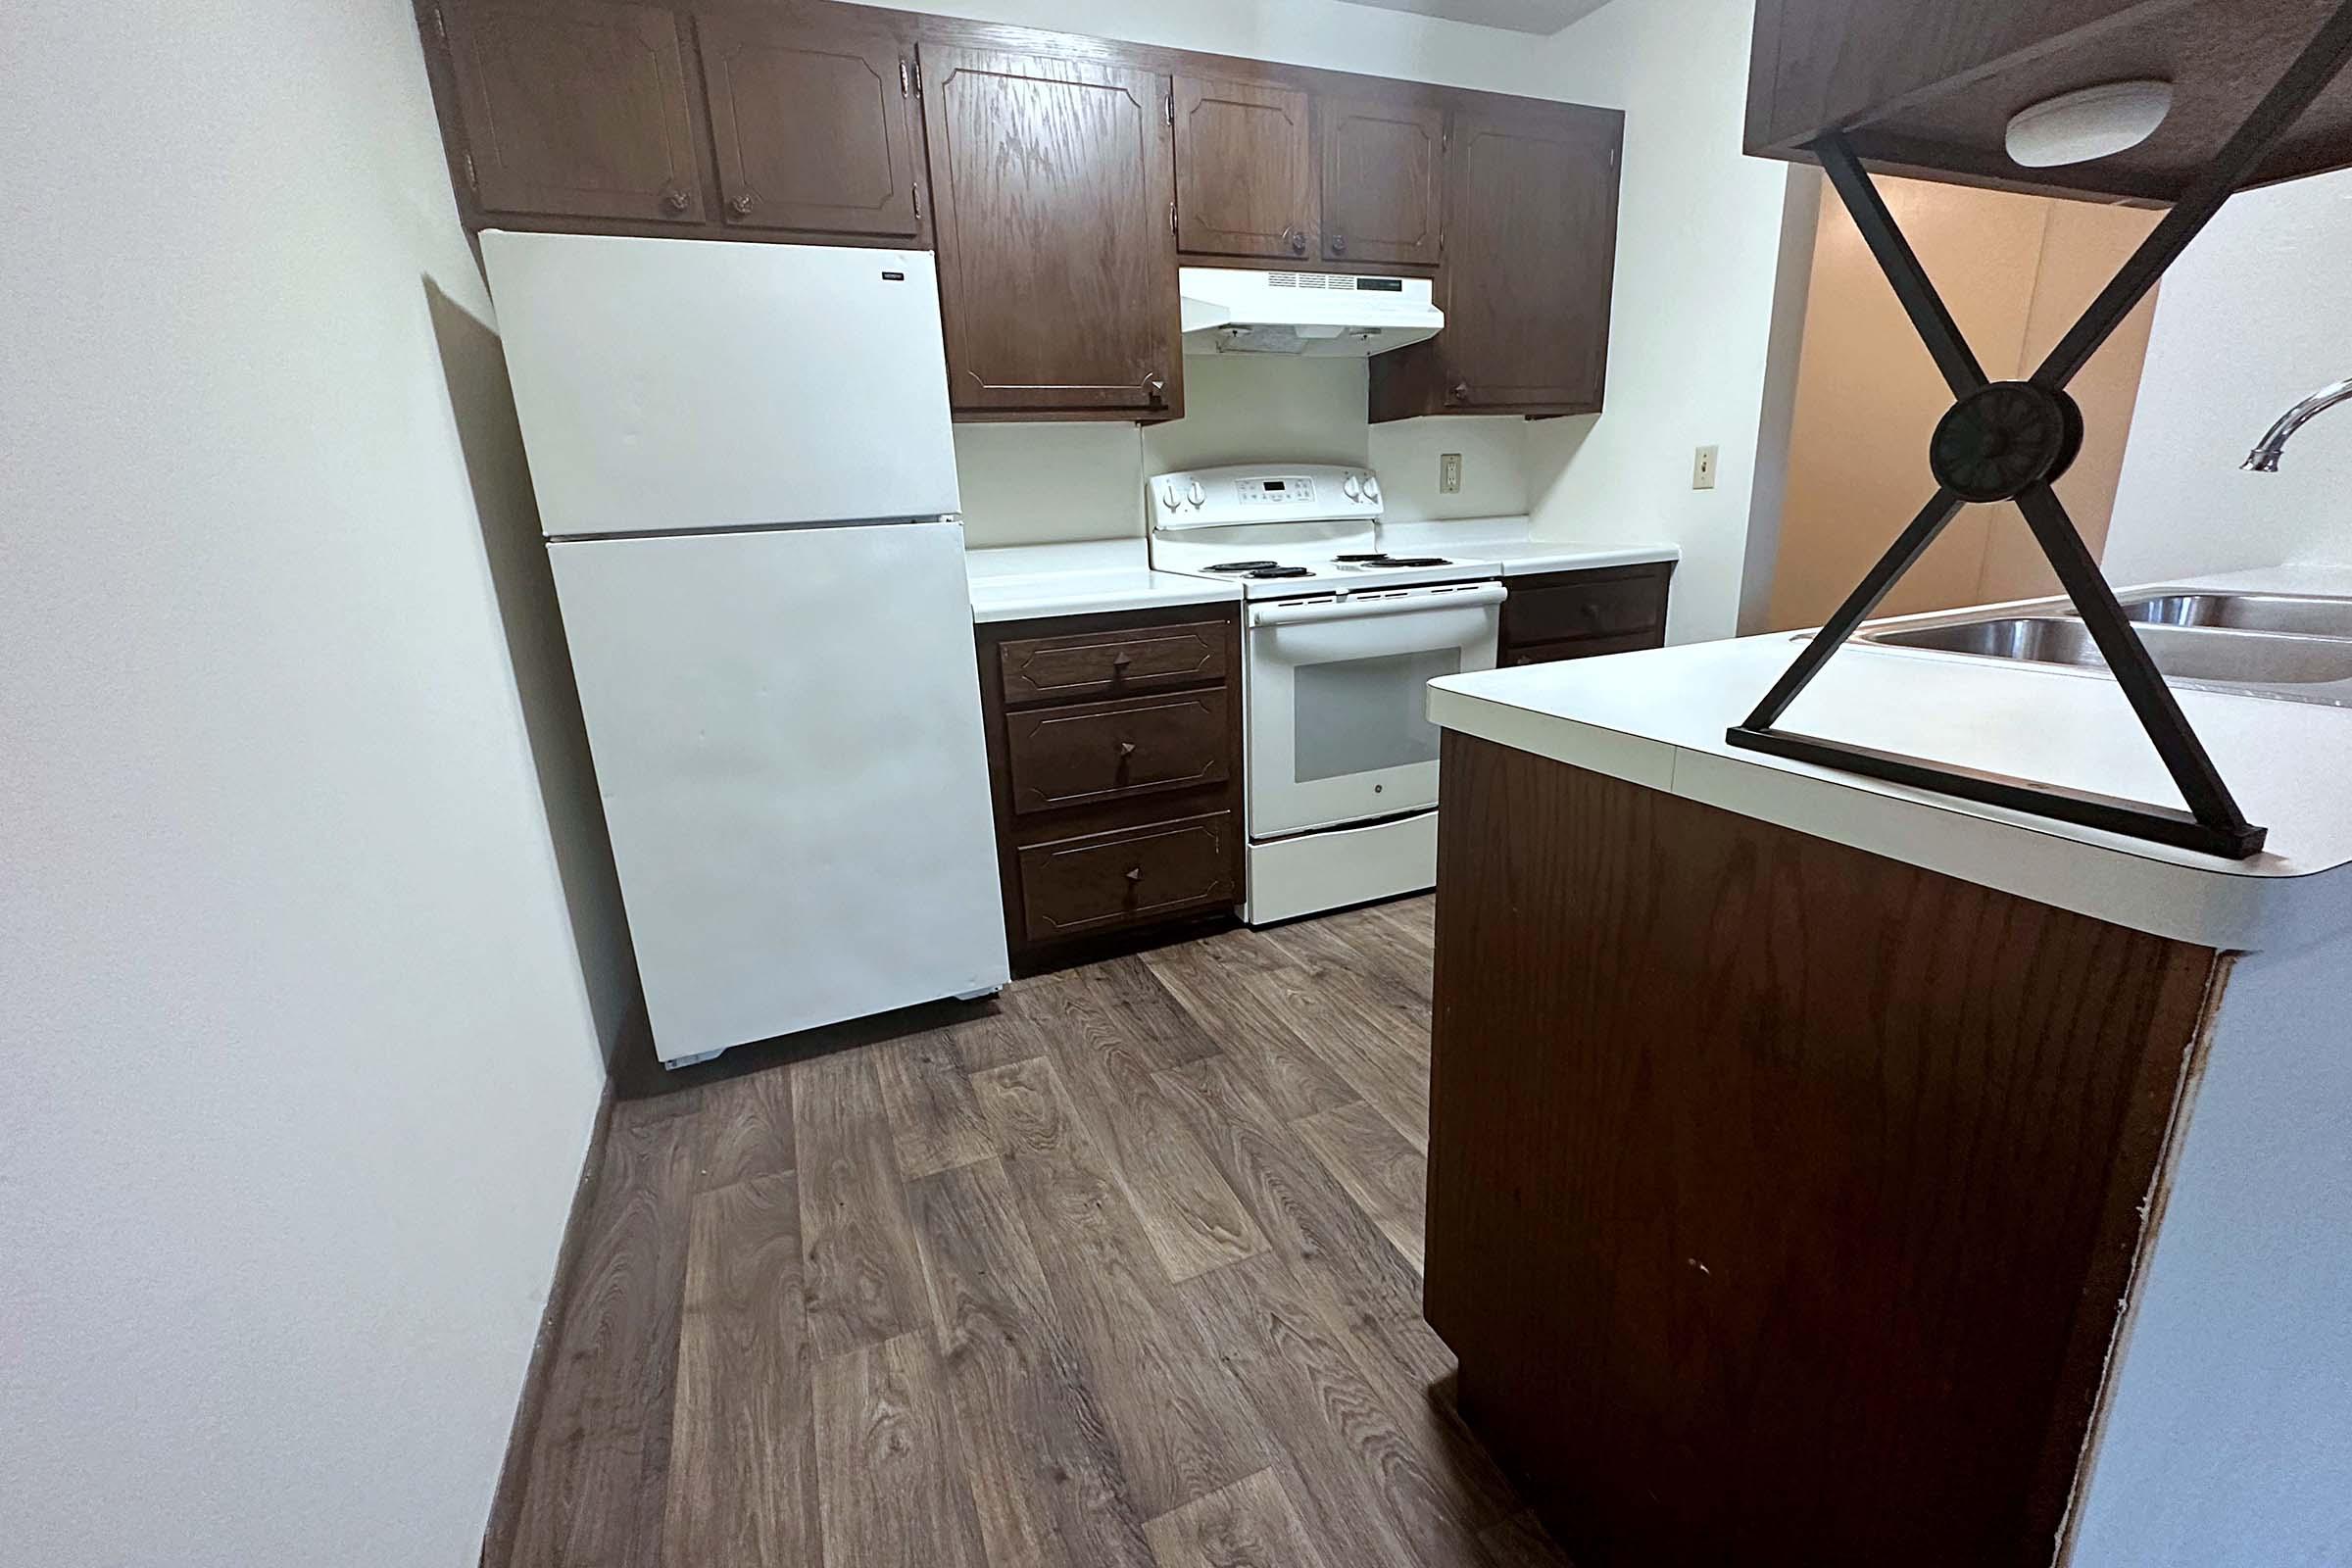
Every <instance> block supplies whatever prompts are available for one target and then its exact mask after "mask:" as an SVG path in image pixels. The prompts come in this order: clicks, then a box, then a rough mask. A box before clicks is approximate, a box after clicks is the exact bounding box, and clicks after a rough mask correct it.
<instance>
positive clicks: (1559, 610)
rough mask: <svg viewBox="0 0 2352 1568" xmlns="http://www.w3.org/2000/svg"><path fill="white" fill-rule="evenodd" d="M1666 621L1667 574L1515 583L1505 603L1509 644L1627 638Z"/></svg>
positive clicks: (1504, 629)
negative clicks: (1529, 583) (1579, 638)
mask: <svg viewBox="0 0 2352 1568" xmlns="http://www.w3.org/2000/svg"><path fill="white" fill-rule="evenodd" d="M1665 624H1666V577H1665V575H1664V574H1663V573H1661V572H1653V571H1642V572H1638V573H1626V574H1622V575H1620V574H1617V573H1609V574H1607V575H1595V576H1593V577H1591V578H1588V579H1586V580H1583V581H1570V582H1562V583H1559V584H1558V585H1556V586H1551V585H1539V586H1536V587H1529V588H1521V587H1518V586H1516V585H1513V586H1512V587H1511V597H1510V598H1508V599H1506V600H1504V601H1503V605H1502V637H1503V641H1505V642H1507V643H1553V642H1562V641H1565V640H1566V639H1568V638H1571V637H1624V636H1629V635H1631V634H1633V633H1635V632H1642V631H1648V630H1649V629H1651V628H1652V627H1663V626H1664V625H1665Z"/></svg>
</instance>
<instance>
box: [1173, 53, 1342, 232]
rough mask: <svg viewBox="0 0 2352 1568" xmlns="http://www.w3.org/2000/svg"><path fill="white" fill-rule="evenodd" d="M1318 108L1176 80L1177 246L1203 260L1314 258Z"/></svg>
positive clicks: (1224, 84) (1268, 91) (1272, 94)
mask: <svg viewBox="0 0 2352 1568" xmlns="http://www.w3.org/2000/svg"><path fill="white" fill-rule="evenodd" d="M1311 113H1312V105H1311V103H1310V101H1309V100H1308V98H1307V95H1306V94H1305V93H1303V92H1296V91H1292V90H1290V89H1288V88H1283V87H1256V86H1250V85H1249V84H1248V83H1245V82H1234V81H1214V80H1210V79H1208V78H1206V77H1202V76H1178V77H1177V78H1176V245H1177V248H1178V249H1179V250H1183V251H1188V252H1191V253H1193V254H1196V255H1201V256H1262V257H1273V258H1276V259H1280V260H1285V261H1290V260H1297V259H1300V258H1306V257H1311V256H1313V255H1314V254H1315V250H1316V246H1317V243H1318V236H1317V233H1316V225H1317V202H1316V192H1315V159H1314V126H1313V123H1312V120H1311Z"/></svg>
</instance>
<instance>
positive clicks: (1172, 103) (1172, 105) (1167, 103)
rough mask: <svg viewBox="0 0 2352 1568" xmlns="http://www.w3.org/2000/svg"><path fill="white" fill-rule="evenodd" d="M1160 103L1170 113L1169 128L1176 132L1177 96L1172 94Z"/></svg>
mask: <svg viewBox="0 0 2352 1568" xmlns="http://www.w3.org/2000/svg"><path fill="white" fill-rule="evenodd" d="M1159 102H1160V106H1161V107H1162V108H1164V109H1166V110H1167V112H1168V128H1169V129H1170V130H1174V129H1175V128H1176V95H1175V94H1174V93H1170V94H1168V95H1167V96H1166V97H1165V98H1162V99H1161V100H1160V101H1159Z"/></svg>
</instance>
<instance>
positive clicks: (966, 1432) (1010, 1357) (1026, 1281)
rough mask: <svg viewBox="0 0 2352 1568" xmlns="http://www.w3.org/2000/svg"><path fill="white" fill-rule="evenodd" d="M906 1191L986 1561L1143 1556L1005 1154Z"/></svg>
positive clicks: (1049, 1565) (1138, 1527)
mask: <svg viewBox="0 0 2352 1568" xmlns="http://www.w3.org/2000/svg"><path fill="white" fill-rule="evenodd" d="M910 1201H911V1203H912V1206H913V1210H914V1215H915V1221H916V1224H917V1226H918V1227H919V1228H920V1233H921V1237H922V1253H923V1268H924V1272H925V1274H926V1275H927V1276H928V1278H929V1280H930V1285H931V1304H932V1310H933V1313H934V1314H935V1316H936V1318H937V1322H938V1327H939V1343H940V1348H941V1350H942V1352H943V1355H944V1357H945V1361H946V1365H947V1369H948V1378H949V1381H950V1384H951V1385H952V1387H953V1388H954V1390H955V1397H956V1414H957V1417H958V1419H959V1426H960V1428H961V1431H962V1433H963V1438H964V1442H965V1444H966V1445H967V1446H968V1450H969V1453H970V1460H969V1464H970V1468H971V1474H972V1493H973V1496H974V1498H975V1500H976V1501H977V1503H978V1506H979V1514H980V1535H981V1540H982V1542H983V1543H984V1544H986V1546H987V1549H988V1560H989V1561H990V1562H991V1563H992V1564H1000V1565H1002V1564H1007V1563H1022V1564H1034V1565H1036V1568H1098V1565H1100V1568H1138V1565H1141V1564H1143V1563H1145V1562H1147V1561H1148V1560H1149V1553H1148V1552H1147V1550H1146V1547H1145V1543H1144V1535H1143V1525H1142V1523H1141V1520H1140V1518H1139V1516H1138V1515H1137V1512H1136V1509H1135V1505H1134V1502H1133V1500H1132V1497H1131V1495H1130V1494H1129V1490H1128V1483H1127V1476H1126V1472H1125V1470H1124V1469H1123V1467H1122V1466H1121V1465H1120V1463H1119V1456H1118V1450H1117V1447H1116V1446H1115V1445H1114V1443H1113V1441H1112V1438H1111V1434H1110V1426H1109V1423H1108V1422H1107V1420H1106V1419H1105V1418H1104V1416H1103V1405H1102V1400H1101V1398H1100V1397H1098V1396H1097V1395H1096V1393H1095V1391H1094V1390H1093V1389H1092V1388H1090V1387H1089V1386H1088V1384H1087V1382H1086V1378H1085V1374H1084V1371H1083V1370H1082V1368H1081V1365H1080V1361H1079V1355H1078V1350H1077V1347H1076V1345H1075V1344H1074V1343H1073V1341H1072V1339H1071V1336H1070V1335H1069V1333H1068V1332H1067V1331H1066V1330H1065V1329H1064V1327H1063V1325H1062V1321H1061V1315H1060V1311H1059V1309H1058V1308H1057V1307H1056V1306H1055V1305H1054V1297H1053V1294H1052V1292H1051V1290H1050V1289H1049V1288H1048V1286H1047V1284H1046V1277H1045V1271H1044V1268H1043V1266H1042V1265H1041V1264H1040V1263H1039V1261H1038V1255H1037V1250H1036V1249H1035V1247H1034V1246H1032V1244H1031V1242H1030V1240H1029V1233H1028V1230H1027V1228H1026V1227H1025V1226H1024V1225H1023V1223H1022V1221H1021V1218H1020V1215H1019V1212H1018V1207H1019V1201H1018V1199H1017V1198H1015V1196H1014V1194H1013V1191H1012V1184H1011V1183H1010V1181H1009V1180H1007V1179H1006V1177H1005V1166H1004V1164H1003V1162H1002V1161H1000V1160H995V1159H989V1160H983V1161H981V1162H979V1163H976V1164H971V1165H963V1166H959V1167H957V1168H956V1169H954V1170H949V1171H943V1172H941V1173H940V1174H938V1175H936V1176H932V1177H929V1178H926V1179H925V1180H923V1181H920V1182H917V1183H915V1184H914V1186H913V1188H912V1189H911V1192H910Z"/></svg>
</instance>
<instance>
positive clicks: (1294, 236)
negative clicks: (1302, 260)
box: [1282, 228, 1306, 256]
mask: <svg viewBox="0 0 2352 1568" xmlns="http://www.w3.org/2000/svg"><path fill="white" fill-rule="evenodd" d="M1282 242H1283V243H1284V244H1285V245H1288V246H1289V247H1290V248H1291V254H1292V255H1293V256H1304V255H1305V254H1306V230H1305V229H1303V228H1286V229H1284V230H1283V231H1282Z"/></svg>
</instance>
